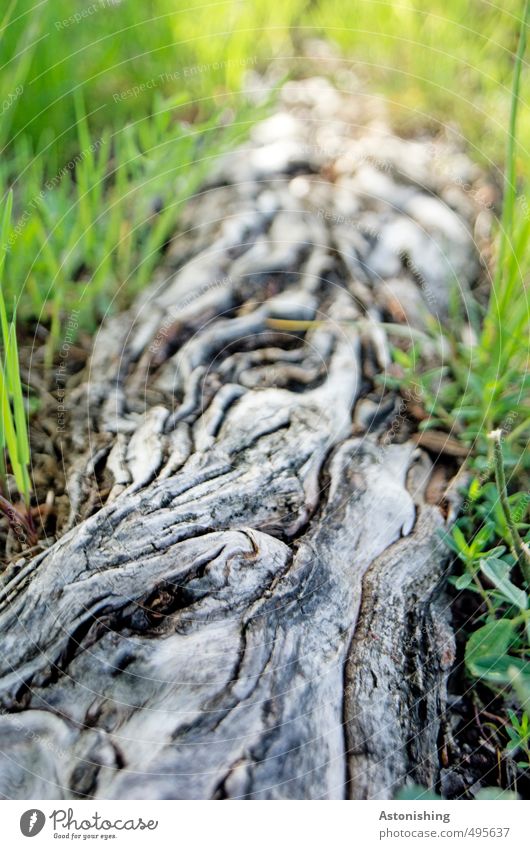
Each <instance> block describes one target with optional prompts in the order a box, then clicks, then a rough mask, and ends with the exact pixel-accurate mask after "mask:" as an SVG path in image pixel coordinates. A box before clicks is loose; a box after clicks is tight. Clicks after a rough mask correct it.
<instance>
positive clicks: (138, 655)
mask: <svg viewBox="0 0 530 849" xmlns="http://www.w3.org/2000/svg"><path fill="white" fill-rule="evenodd" d="M283 103H284V111H282V112H281V113H279V114H278V115H277V116H275V117H274V118H273V119H270V120H269V121H267V122H265V123H264V124H263V125H262V126H261V127H259V128H258V130H257V131H256V132H255V135H254V139H253V141H252V143H251V144H249V145H247V146H246V148H245V150H242V151H238V152H236V153H235V154H234V156H233V157H231V158H230V159H228V160H227V161H225V162H224V163H223V165H222V166H221V168H220V169H219V172H218V174H217V176H216V181H215V182H214V183H213V184H212V185H211V186H210V187H209V189H208V190H207V191H205V192H204V193H203V194H202V195H201V196H199V197H198V198H196V199H194V200H193V201H192V202H191V203H190V205H189V209H188V212H187V217H186V227H187V228H188V229H187V230H186V232H184V233H183V234H182V235H181V236H180V237H179V238H178V239H176V240H175V242H174V244H173V246H172V248H171V250H170V254H169V257H168V263H169V265H171V263H173V270H172V271H171V273H170V274H167V273H166V275H165V276H162V275H160V277H159V279H157V280H156V281H155V282H154V284H153V285H152V287H151V288H150V289H149V290H148V291H147V292H145V293H144V294H143V295H142V297H141V298H140V299H139V300H138V301H137V303H136V304H135V306H134V307H133V308H132V309H131V310H130V311H129V312H128V313H127V314H125V315H122V316H120V317H118V318H114V319H112V320H110V321H108V322H106V323H105V324H104V325H103V327H102V329H101V331H100V333H99V334H98V336H97V338H96V340H95V344H94V353H93V357H92V360H91V363H90V367H89V368H88V369H87V372H86V380H85V382H84V383H83V385H82V386H81V387H80V388H77V389H76V390H75V391H73V392H72V393H71V395H70V398H69V401H68V404H69V411H70V418H71V429H72V436H71V445H70V453H69V454H68V456H67V458H66V463H67V467H68V469H67V471H68V480H69V495H70V499H71V505H72V513H71V516H70V519H69V522H68V527H66V528H64V529H63V530H64V533H63V535H62V536H60V538H59V539H58V540H57V541H56V542H55V543H54V544H52V545H51V546H50V547H49V548H48V549H47V550H45V551H43V552H42V553H41V554H39V555H38V556H36V557H34V558H33V559H29V560H28V559H23V558H21V559H19V560H18V561H17V562H16V563H15V564H13V565H12V566H11V567H10V568H9V570H8V572H7V574H6V576H5V580H4V583H3V586H2V588H1V602H0V604H1V606H0V627H1V630H2V635H3V644H4V650H3V653H2V659H1V680H0V697H1V703H2V708H3V711H2V716H1V717H0V740H1V742H0V749H1V751H2V753H3V755H2V758H1V759H0V792H1V793H2V794H3V795H4V796H6V797H15V798H72V797H73V798H76V797H84V796H93V797H96V798H200V799H202V798H225V797H230V798H234V797H236V798H241V797H243V798H253V799H257V798H303V799H320V798H340V799H342V798H373V797H379V798H391V797H392V796H393V794H394V792H395V791H396V789H397V788H399V787H400V786H402V785H403V784H404V783H406V782H407V781H408V780H415V781H418V782H421V783H424V784H427V785H433V783H434V782H435V781H436V777H437V770H438V757H437V740H438V735H439V730H440V719H441V715H442V713H443V710H444V699H445V685H446V677H447V674H448V671H449V669H450V667H451V663H452V659H453V648H452V646H453V644H452V635H451V631H450V627H449V625H448V613H447V607H446V602H445V601H444V598H443V595H442V594H441V593H440V589H439V587H440V578H441V576H442V574H443V570H444V552H443V547H442V544H441V542H440V538H439V530H440V529H441V528H443V527H444V524H445V523H446V521H447V515H448V509H447V501H446V502H444V504H439V503H437V502H438V501H439V498H437V497H435V496H433V494H432V493H433V487H432V485H430V484H429V481H430V478H431V472H432V460H431V459H429V458H428V457H427V455H426V454H425V453H423V451H421V450H420V449H418V448H417V447H416V446H415V444H414V443H413V442H412V441H410V440H408V438H407V433H406V429H405V430H404V428H405V427H406V424H405V416H404V414H403V409H402V407H400V404H399V399H398V398H396V396H395V395H394V394H393V393H392V392H391V391H387V390H385V389H384V386H380V385H376V383H375V381H376V376H377V375H383V376H384V374H385V372H386V370H387V369H388V368H389V365H390V357H389V353H388V350H389V349H388V340H387V336H386V332H385V330H384V327H383V326H382V325H381V324H380V323H378V322H379V320H380V319H384V320H385V321H389V320H390V321H401V322H402V323H403V327H404V328H406V326H407V322H409V323H410V324H411V325H414V326H415V327H416V328H420V327H421V326H422V322H423V320H424V315H425V313H426V311H427V308H428V309H430V311H431V312H434V313H435V314H436V315H437V316H438V318H439V319H440V320H441V321H443V320H445V314H446V307H447V300H448V291H449V285H450V282H451V280H452V278H453V277H454V275H456V276H457V278H458V280H459V281H460V283H462V284H464V283H465V284H469V283H470V282H471V281H472V279H473V276H474V275H475V273H476V260H475V255H474V251H473V241H472V238H471V236H470V234H469V232H468V225H469V221H470V220H471V219H472V216H473V210H472V209H469V210H468V209H467V206H466V204H469V199H468V198H467V197H466V195H465V192H463V191H462V190H461V189H460V188H459V187H458V185H453V186H452V190H453V194H452V201H451V202H452V203H453V205H454V206H457V207H458V205H460V206H459V210H458V211H457V212H455V211H454V210H453V209H451V208H449V206H447V205H446V204H444V203H443V202H442V201H441V200H440V199H439V198H438V197H437V196H436V194H437V193H441V192H442V191H444V190H445V188H446V184H447V178H446V179H445V181H444V180H443V179H442V177H440V175H439V173H438V171H439V169H438V171H437V169H436V167H433V163H434V165H436V161H437V157H439V160H438V161H442V158H443V157H445V156H446V155H447V151H446V150H445V149H444V148H443V146H442V145H437V146H433V145H431V144H428V143H427V142H425V143H424V144H423V143H422V144H420V143H414V144H411V143H406V142H404V141H402V140H400V139H398V138H396V137H393V136H391V135H390V134H389V133H388V131H386V130H384V129H383V128H382V126H381V123H380V122H378V123H374V124H373V125H372V124H369V125H367V126H364V127H362V128H361V129H359V120H360V119H359V114H358V112H355V110H358V109H359V104H358V103H357V102H353V101H352V102H351V106H350V105H349V104H350V102H349V101H347V100H342V99H341V98H340V96H339V95H338V94H337V93H336V92H335V91H334V90H333V89H332V88H331V87H328V86H327V85H326V84H325V83H324V82H323V81H317V80H313V81H307V82H305V83H297V84H289V85H288V86H287V87H286V88H285V89H284V92H283ZM366 108H367V109H369V108H371V107H370V106H369V104H368V105H367V106H366ZM348 110H350V111H348ZM450 161H451V160H450ZM455 162H458V167H459V168H460V169H461V168H462V167H464V166H463V165H462V161H461V158H460V159H458V160H455ZM455 167H456V166H455ZM466 167H467V166H466ZM453 179H456V177H454V178H453ZM466 216H467V219H466ZM367 318H369V319H370V321H367ZM293 319H296V320H303V321H307V320H318V321H320V322H321V323H319V324H316V325H313V326H311V327H309V329H307V330H305V329H299V328H298V327H295V329H290V328H289V326H288V325H282V324H281V322H279V321H278V320H283V321H285V320H293ZM359 320H362V321H360V322H359ZM347 322H349V323H347ZM355 322H358V323H357V324H356V323H355ZM449 513H451V509H449Z"/></svg>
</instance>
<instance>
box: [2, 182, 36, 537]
mask: <svg viewBox="0 0 530 849" xmlns="http://www.w3.org/2000/svg"><path fill="white" fill-rule="evenodd" d="M12 205H13V195H12V193H11V192H10V193H9V195H8V199H7V203H6V205H5V209H4V214H3V216H2V223H1V227H0V325H1V328H2V343H3V351H2V357H1V358H0V406H1V413H2V415H1V424H0V486H1V489H2V495H1V498H0V509H1V510H2V512H3V513H5V514H6V515H7V517H8V519H9V523H10V525H11V526H12V527H13V529H14V530H15V531H16V532H17V533H18V535H19V537H22V536H23V535H25V536H26V537H29V539H30V541H34V539H35V529H34V527H33V521H32V518H31V484H30V478H29V462H30V449H29V438H28V427H27V421H26V410H25V407H24V397H23V394H22V384H21V380H20V368H19V358H18V346H17V336H16V311H14V313H13V317H12V319H11V321H10V322H8V319H7V310H6V305H5V301H4V296H3V290H2V282H3V280H2V278H3V272H4V267H5V258H6V236H7V232H8V230H9V224H10V221H11V209H12ZM6 453H7V457H8V460H9V463H10V466H11V469H12V472H13V475H14V478H15V482H16V486H17V489H18V492H19V494H20V496H21V498H22V500H23V505H24V507H23V510H22V511H20V510H19V509H18V508H17V507H15V506H14V505H13V504H11V502H10V501H9V499H8V498H7V494H8V487H7V475H6V461H5V456H6Z"/></svg>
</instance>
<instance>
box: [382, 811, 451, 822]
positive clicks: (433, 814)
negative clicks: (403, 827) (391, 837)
mask: <svg viewBox="0 0 530 849" xmlns="http://www.w3.org/2000/svg"><path fill="white" fill-rule="evenodd" d="M379 819H380V820H441V821H442V822H451V814H441V813H438V812H437V811H412V812H411V813H397V812H393V811H391V812H388V811H381V813H380V814H379Z"/></svg>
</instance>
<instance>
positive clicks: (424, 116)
mask: <svg viewBox="0 0 530 849" xmlns="http://www.w3.org/2000/svg"><path fill="white" fill-rule="evenodd" d="M175 5H176V4H175V2H174V0H149V2H143V3H141V4H140V3H135V2H133V0H121V2H119V0H76V2H71V0H53V2H36V0H12V2H11V3H10V5H9V7H8V9H7V11H6V12H5V14H4V20H3V23H2V25H1V26H2V57H3V59H2V63H3V64H2V76H1V86H2V91H1V99H2V100H5V98H6V97H9V94H10V93H12V92H13V91H15V89H16V87H17V85H24V86H25V90H24V96H23V97H20V98H19V99H18V100H17V102H15V103H14V104H13V106H12V107H11V108H9V109H8V110H7V111H6V112H5V113H4V114H3V115H2V122H1V123H2V127H1V133H2V138H3V139H4V142H5V141H7V140H9V139H11V140H14V139H18V138H20V136H26V137H30V138H31V139H32V142H33V143H34V145H36V149H44V147H45V140H46V141H48V140H49V138H50V137H51V136H52V135H53V136H54V137H55V138H57V139H61V140H62V145H63V146H64V145H65V144H66V145H67V144H68V142H70V143H75V131H74V123H75V111H74V103H73V97H72V93H73V92H74V91H75V90H76V89H78V88H83V91H84V95H85V99H86V103H87V110H88V112H89V114H91V116H92V117H91V123H92V125H93V127H94V129H95V130H98V129H99V130H101V128H102V127H104V126H112V127H119V126H120V125H121V124H122V123H123V121H125V120H128V119H134V118H135V117H142V116H144V115H145V114H146V113H148V112H149V111H152V109H153V91H152V90H146V91H144V92H142V93H141V94H140V95H139V96H137V97H131V98H128V99H126V100H124V101H121V102H118V103H116V102H115V101H114V99H113V95H114V94H115V93H116V92H120V91H124V90H126V89H128V88H130V87H132V86H134V85H139V86H141V85H142V84H144V83H146V82H147V81H149V80H152V79H155V78H158V77H159V75H160V74H166V73H167V74H170V75H171V74H173V73H175V72H177V73H178V72H180V79H174V80H171V79H170V80H168V81H166V82H165V83H161V84H160V85H158V86H157V89H156V90H157V91H158V92H159V93H160V94H163V95H164V96H166V97H172V96H174V95H175V94H178V93H181V92H182V91H184V90H185V91H186V93H187V94H188V95H189V94H190V92H191V94H192V96H193V97H194V98H206V101H207V102H205V103H203V104H202V106H201V111H202V112H207V111H208V110H209V109H211V107H212V104H214V103H217V105H219V103H220V102H221V101H222V100H223V98H226V96H227V95H228V94H230V93H233V92H237V90H238V89H239V88H240V86H241V81H242V77H243V74H244V73H245V71H246V70H247V69H248V63H249V59H257V60H258V61H259V63H260V64H261V66H264V65H266V64H268V63H270V62H271V61H273V60H274V58H275V57H278V56H281V57H290V59H291V61H290V65H291V67H292V68H293V71H294V72H296V67H297V57H299V56H300V52H301V45H302V43H303V41H304V40H307V39H309V38H314V37H321V38H328V39H330V40H331V41H333V42H336V44H337V45H338V46H339V48H340V50H341V52H342V55H343V56H344V57H345V58H346V59H347V60H349V61H351V63H352V67H353V68H354V69H355V71H356V73H357V74H358V75H359V77H360V78H361V79H363V80H366V82H367V83H368V84H369V86H370V88H371V90H376V91H381V93H382V94H384V95H385V96H387V97H388V98H390V100H391V101H392V102H393V106H394V111H395V113H396V114H397V116H398V119H399V120H401V121H402V122H403V123H404V124H408V125H411V124H412V125H414V123H418V122H421V123H422V124H424V125H425V123H431V122H438V121H439V122H442V123H443V124H445V123H446V122H450V123H451V124H454V125H458V126H459V127H460V128H461V130H462V132H463V134H464V136H465V137H466V138H467V139H468V141H469V143H470V144H471V145H475V146H476V153H477V155H479V156H487V157H491V158H492V159H493V160H494V161H495V162H496V163H499V162H500V160H501V158H502V154H503V152H504V141H505V134H506V127H507V119H508V111H509V99H510V91H509V90H510V78H511V73H512V69H513V54H514V51H515V47H516V43H517V33H518V29H519V21H520V17H521V13H522V6H523V4H522V2H518V0H511V1H510V2H509V3H507V4H504V5H503V6H501V5H497V4H495V3H491V2H487V0H468V2H466V3H463V2H462V0H429V2H425V0H353V2H351V3H344V2H342V0H283V2H282V3H281V4H272V3H270V2H268V0H252V2H248V0H224V1H223V0H217V2H212V3H208V2H204V0H202V2H199V1H198V0H184V2H183V3H182V8H180V9H178V10H176V9H175ZM75 15H78V16H79V17H78V19H75V18H74V16H75ZM216 63H217V64H218V65H219V67H215V65H216ZM200 65H206V66H210V67H208V68H207V69H206V70H204V71H201V70H200V68H198V67H197V66H200ZM190 68H191V69H193V68H195V71H196V72H195V73H188V74H187V75H186V76H184V72H185V70H186V69H188V70H189V69H190ZM322 71H323V72H325V71H326V68H325V62H323V65H322ZM522 96H523V98H524V97H525V95H524V92H523V95H522ZM529 121H530V117H529V116H528V114H525V115H523V116H522V122H523V123H522V124H521V138H525V137H526V138H528V131H529V130H530V125H529ZM525 131H526V132H525ZM521 154H522V151H521ZM525 166H526V163H525Z"/></svg>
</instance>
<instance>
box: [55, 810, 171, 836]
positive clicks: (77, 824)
mask: <svg viewBox="0 0 530 849" xmlns="http://www.w3.org/2000/svg"><path fill="white" fill-rule="evenodd" d="M50 819H51V820H52V822H53V830H54V831H57V829H58V827H59V826H60V827H61V828H64V829H66V830H67V831H70V830H72V831H112V830H115V831H145V829H148V830H149V831H154V830H155V828H158V820H147V822H145V821H144V820H143V819H142V817H138V818H137V819H129V820H108V819H104V818H103V817H102V816H101V814H98V813H95V814H93V815H92V817H91V819H82V820H76V819H74V811H73V808H68V810H67V811H65V810H64V808H58V809H57V810H55V811H52V813H51V814H50Z"/></svg>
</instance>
